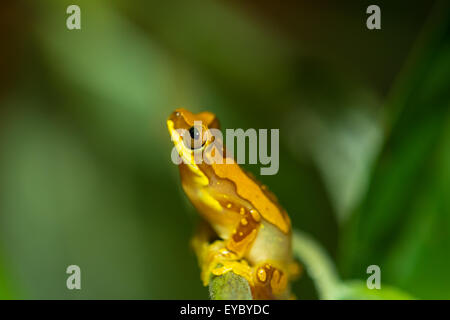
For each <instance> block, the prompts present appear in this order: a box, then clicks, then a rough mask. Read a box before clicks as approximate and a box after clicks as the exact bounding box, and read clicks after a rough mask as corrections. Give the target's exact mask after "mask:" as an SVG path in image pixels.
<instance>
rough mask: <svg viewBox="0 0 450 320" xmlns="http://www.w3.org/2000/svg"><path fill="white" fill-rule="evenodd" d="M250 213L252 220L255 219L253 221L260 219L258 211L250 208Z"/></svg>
mask: <svg viewBox="0 0 450 320" xmlns="http://www.w3.org/2000/svg"><path fill="white" fill-rule="evenodd" d="M250 214H251V215H252V218H253V220H255V222H259V221H261V217H260V215H259V213H258V211H256V210H253V209H252V210H250Z"/></svg>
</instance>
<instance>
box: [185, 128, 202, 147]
mask: <svg viewBox="0 0 450 320" xmlns="http://www.w3.org/2000/svg"><path fill="white" fill-rule="evenodd" d="M189 135H190V138H191V141H189V144H188V146H189V148H191V149H192V150H197V149H200V148H202V147H203V146H204V145H205V143H206V141H202V134H201V131H200V130H199V129H198V128H196V127H194V126H192V127H190V128H189Z"/></svg>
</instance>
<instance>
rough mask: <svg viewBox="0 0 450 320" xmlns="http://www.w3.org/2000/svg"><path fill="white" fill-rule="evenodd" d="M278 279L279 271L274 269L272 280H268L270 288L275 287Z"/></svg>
mask: <svg viewBox="0 0 450 320" xmlns="http://www.w3.org/2000/svg"><path fill="white" fill-rule="evenodd" d="M279 281H280V271H278V270H276V269H275V270H274V271H273V273H272V280H270V285H271V286H272V288H273V287H276V286H277V285H278V282H279Z"/></svg>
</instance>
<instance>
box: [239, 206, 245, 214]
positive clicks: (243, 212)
mask: <svg viewBox="0 0 450 320" xmlns="http://www.w3.org/2000/svg"><path fill="white" fill-rule="evenodd" d="M239 213H240V214H242V215H244V214H245V209H244V207H242V208H241V209H240V210H239Z"/></svg>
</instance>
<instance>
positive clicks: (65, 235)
mask: <svg viewBox="0 0 450 320" xmlns="http://www.w3.org/2000/svg"><path fill="white" fill-rule="evenodd" d="M447 3H448V2H447V1H442V2H433V1H424V0H423V1H395V3H393V1H376V4H378V5H379V6H380V7H381V19H382V20H381V25H382V29H381V30H375V31H370V30H368V29H367V28H366V25H365V24H366V19H367V16H368V15H367V14H366V8H367V6H368V5H370V4H374V3H372V2H369V1H358V2H356V1H354V2H353V1H352V2H348V3H346V4H344V3H341V2H340V1H339V2H338V1H336V2H332V1H318V2H312V1H296V2H294V1H292V2H291V1H287V2H286V1H283V2H280V3H278V2H274V1H267V0H264V1H256V0H251V1H250V0H247V1H236V0H234V1H212V0H211V1H208V0H191V1H180V2H171V3H168V2H162V1H125V0H123V1H100V0H97V1H87V0H86V1H66V0H53V1H50V0H47V1H39V2H38V1H9V0H8V1H3V2H2V4H1V10H0V25H1V27H0V39H1V51H0V67H1V69H0V70H1V72H0V298H7V299H9V298H19V299H72V298H81V299H91V298H100V299H122V298H123V299H206V298H208V292H207V289H206V288H204V287H203V286H202V285H201V282H200V278H199V269H198V267H197V263H196V259H195V257H194V255H193V253H192V251H191V250H190V248H189V245H188V242H189V239H190V237H191V235H192V233H193V231H194V228H195V224H196V221H197V220H196V218H197V217H196V213H195V212H194V210H193V209H192V208H191V206H190V204H189V203H188V202H187V200H186V198H185V196H184V194H183V193H182V190H181V187H180V181H179V176H178V169H177V168H176V166H175V165H173V164H172V162H171V161H170V150H171V148H172V145H171V141H170V138H169V135H168V132H167V129H166V123H165V120H166V118H167V116H168V115H169V113H170V112H171V111H172V110H173V109H175V108H176V107H186V108H189V109H191V110H192V111H195V112H197V111H202V110H209V111H212V112H214V113H216V114H217V116H218V117H219V119H220V121H221V124H222V129H223V128H244V129H246V128H280V144H281V145H280V170H279V173H278V174H277V175H274V176H260V177H258V178H259V179H260V180H262V181H263V182H264V183H266V184H267V185H269V187H270V188H271V189H272V190H273V191H274V192H275V194H276V195H277V196H278V198H279V199H280V201H281V203H282V205H283V206H284V207H285V208H286V209H287V211H288V212H289V214H290V216H291V218H292V222H293V226H294V227H295V228H296V229H299V230H302V231H304V232H307V233H308V234H310V235H311V236H312V237H313V239H315V240H316V241H317V243H318V244H320V246H321V247H322V248H323V250H324V251H325V252H327V253H328V254H329V255H330V257H331V260H332V261H333V263H334V264H335V265H336V268H337V270H338V273H339V275H340V276H341V277H342V279H344V280H345V281H350V280H354V279H360V280H361V281H363V282H365V279H367V277H368V274H367V273H366V268H367V266H369V265H372V264H376V265H379V266H380V267H381V274H382V276H381V282H382V288H384V287H385V286H386V287H387V286H388V287H390V288H397V289H395V290H399V291H401V292H404V293H407V294H409V295H411V296H412V297H416V298H420V299H435V298H439V299H450V273H449V270H450V210H449V209H450V194H449V181H450V170H449V167H450V116H449V110H450V108H449V107H450V25H449V22H450V10H449V6H448V4H447ZM70 4H78V5H79V6H80V8H81V26H82V29H81V30H74V31H69V30H67V28H66V19H67V17H68V14H66V8H67V6H69V5H70ZM247 169H249V170H250V171H252V172H254V173H255V174H257V173H259V168H258V166H249V167H247ZM71 264H76V265H79V266H80V267H81V274H82V280H81V283H82V284H81V286H82V289H81V290H79V291H77V290H73V291H70V290H68V289H67V288H66V278H67V276H68V275H67V274H66V273H65V271H66V268H67V266H68V265H71ZM294 291H295V294H296V295H297V296H298V297H299V298H303V299H315V298H318V297H319V296H318V293H317V292H316V290H315V287H314V283H313V281H312V279H311V278H310V277H309V275H308V274H306V275H304V276H303V277H302V278H301V279H300V280H299V281H297V282H296V283H295V285H294ZM381 291H383V289H382V290H381ZM359 297H360V296H358V294H356V293H355V294H354V295H352V294H350V295H349V296H348V298H359ZM385 297H389V298H392V297H393V298H395V297H400V296H395V295H394V296H389V295H386V296H385Z"/></svg>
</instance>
